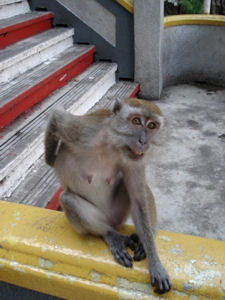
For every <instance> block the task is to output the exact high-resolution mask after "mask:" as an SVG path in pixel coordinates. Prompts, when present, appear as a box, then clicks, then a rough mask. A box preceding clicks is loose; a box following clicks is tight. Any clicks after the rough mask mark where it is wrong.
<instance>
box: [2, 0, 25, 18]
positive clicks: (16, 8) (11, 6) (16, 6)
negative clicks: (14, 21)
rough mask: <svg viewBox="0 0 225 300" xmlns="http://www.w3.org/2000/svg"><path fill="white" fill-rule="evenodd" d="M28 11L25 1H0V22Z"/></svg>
mask: <svg viewBox="0 0 225 300" xmlns="http://www.w3.org/2000/svg"><path fill="white" fill-rule="evenodd" d="M29 11H30V7H29V4H28V2H27V0H1V1H0V20H1V19H7V18H10V17H13V16H16V15H19V14H25V13H27V12H29Z"/></svg>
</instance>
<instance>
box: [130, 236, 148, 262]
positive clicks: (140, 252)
mask: <svg viewBox="0 0 225 300" xmlns="http://www.w3.org/2000/svg"><path fill="white" fill-rule="evenodd" d="M130 239H131V240H132V241H133V242H134V243H135V244H136V245H135V246H136V247H135V249H134V260H135V261H140V260H142V259H145V258H146V253H145V249H144V247H143V245H142V243H141V241H140V239H139V237H138V235H137V234H136V233H133V234H132V235H131V236H130Z"/></svg>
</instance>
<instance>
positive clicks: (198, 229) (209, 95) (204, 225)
mask: <svg viewBox="0 0 225 300" xmlns="http://www.w3.org/2000/svg"><path fill="white" fill-rule="evenodd" d="M156 103H157V104H158V105H159V107H160V108H161V110H162V111H163V113H164V115H165V116H166V118H167V124H168V125H167V133H166V136H167V139H166V143H165V145H164V146H163V147H161V151H160V152H161V153H160V155H158V157H157V155H156V156H154V157H153V161H152V162H150V163H149V167H148V169H147V177H148V180H149V185H150V186H151V188H152V190H153V193H154V195H155V198H156V203H157V208H158V224H159V228H160V229H164V230H171V231H175V232H180V233H186V234H194V235H199V236H203V237H208V238H214V239H222V240H225V89H219V88H214V87H209V86H202V85H198V86H191V85H179V86H173V87H169V88H167V89H165V90H164V92H163V97H162V99H161V100H160V101H156Z"/></svg>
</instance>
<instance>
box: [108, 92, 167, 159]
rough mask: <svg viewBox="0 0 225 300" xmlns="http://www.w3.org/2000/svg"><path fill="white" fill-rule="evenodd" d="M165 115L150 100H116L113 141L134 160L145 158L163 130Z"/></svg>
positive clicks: (112, 120) (112, 125)
mask: <svg viewBox="0 0 225 300" xmlns="http://www.w3.org/2000/svg"><path fill="white" fill-rule="evenodd" d="M162 125H163V117H162V114H161V111H160V110H159V108H158V107H157V106H156V105H155V104H153V103H150V102H149V101H146V100H141V99H136V98H128V99H126V100H125V102H123V103H119V102H116V104H115V106H114V109H113V116H112V119H111V129H112V142H113V143H114V144H115V145H117V147H119V148H120V149H122V151H123V152H124V153H125V155H126V156H127V157H129V158H131V159H132V160H139V159H141V158H143V156H144V154H145V153H146V151H148V149H149V148H151V144H152V143H155V141H156V139H157V136H158V134H157V133H158V132H159V131H161V128H162Z"/></svg>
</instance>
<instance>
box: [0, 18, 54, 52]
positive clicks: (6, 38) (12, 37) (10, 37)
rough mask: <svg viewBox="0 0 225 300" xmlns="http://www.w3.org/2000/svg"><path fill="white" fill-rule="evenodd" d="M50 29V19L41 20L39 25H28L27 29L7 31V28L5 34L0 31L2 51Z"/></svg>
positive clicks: (0, 47)
mask: <svg viewBox="0 0 225 300" xmlns="http://www.w3.org/2000/svg"><path fill="white" fill-rule="evenodd" d="M50 28H51V20H50V19H48V20H41V22H39V23H34V24H30V25H26V26H25V27H22V28H15V29H13V30H7V28H6V29H5V30H4V32H1V31H0V49H3V48H5V47H6V46H9V45H11V44H13V43H15V42H18V41H20V40H22V39H25V38H28V37H30V36H32V35H35V34H37V33H40V32H43V31H45V30H48V29H50Z"/></svg>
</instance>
